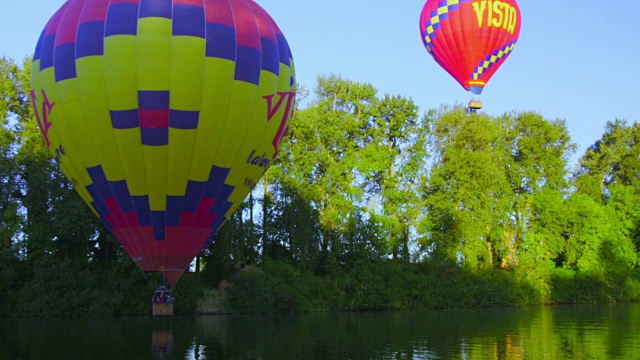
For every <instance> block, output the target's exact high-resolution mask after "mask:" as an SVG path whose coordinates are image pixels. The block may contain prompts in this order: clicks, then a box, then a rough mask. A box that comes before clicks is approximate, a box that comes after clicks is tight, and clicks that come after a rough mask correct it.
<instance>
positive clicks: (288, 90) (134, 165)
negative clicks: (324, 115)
mask: <svg viewBox="0 0 640 360" xmlns="http://www.w3.org/2000/svg"><path fill="white" fill-rule="evenodd" d="M294 83H295V76H294V66H293V59H292V57H291V52H290V49H289V46H288V44H287V41H286V40H285V38H284V36H283V35H282V32H281V31H280V29H279V28H278V27H277V25H276V24H275V22H274V21H273V19H272V18H271V17H270V16H269V15H268V14H267V13H266V12H265V10H263V9H262V8H261V7H260V6H259V5H258V4H256V3H255V2H253V1H252V0H69V1H67V2H66V3H65V4H64V5H63V6H62V7H61V8H60V9H59V10H58V11H57V12H56V13H55V15H54V16H53V17H52V18H51V19H50V21H49V22H48V24H47V25H46V27H45V29H44V31H43V32H42V35H41V36H40V39H39V41H38V44H37V46H36V50H35V54H34V58H33V65H32V74H31V87H32V92H31V97H32V101H33V106H34V109H35V112H36V117H37V120H38V122H39V126H40V130H41V132H42V135H43V137H44V140H45V142H46V144H47V146H48V148H49V150H50V152H51V154H52V156H54V157H55V159H56V161H57V162H58V163H59V166H60V167H61V169H62V171H63V172H64V174H65V175H66V176H67V178H68V179H69V180H70V181H71V182H72V183H73V184H74V185H75V188H76V190H77V191H78V193H79V194H80V195H81V196H82V198H83V199H84V201H85V202H86V203H87V204H89V205H90V207H91V209H92V210H93V211H94V212H95V213H96V215H97V216H99V217H100V219H101V220H102V222H103V223H104V225H105V226H106V227H107V228H108V229H109V230H110V231H111V232H112V233H113V234H114V236H115V237H116V238H117V239H118V240H119V241H120V243H121V244H122V246H123V247H124V249H125V250H126V251H127V253H128V254H129V255H130V256H131V257H132V258H133V260H134V261H135V262H136V263H137V265H138V266H139V267H140V268H141V269H142V270H144V271H161V272H163V273H164V274H165V275H166V276H167V279H168V280H169V281H170V283H172V284H173V285H175V283H176V282H177V281H178V279H179V278H180V276H181V275H182V273H183V271H184V270H185V269H186V267H187V266H188V265H189V263H190V262H191V261H192V260H193V258H194V257H195V256H196V255H197V254H198V252H199V251H200V250H201V249H202V248H203V247H204V246H205V245H206V242H207V240H208V239H210V238H211V237H212V236H213V235H214V234H215V233H216V231H217V230H218V229H219V228H220V227H221V226H222V224H223V223H224V221H225V220H226V219H227V218H228V217H229V216H231V215H232V214H233V212H234V211H235V210H236V208H237V207H238V206H239V205H240V204H241V203H242V201H243V200H244V198H245V197H246V195H247V194H248V193H249V191H250V190H251V189H252V188H253V187H254V186H255V184H256V183H257V182H258V181H259V179H260V178H261V176H262V174H264V172H265V171H266V170H267V168H268V167H269V166H270V165H271V163H272V162H273V160H274V159H275V157H276V155H277V153H278V148H279V146H280V143H281V141H282V139H283V137H284V136H286V134H287V132H288V129H289V127H288V122H289V120H290V118H291V116H292V113H293V106H294V97H295V90H294ZM78 221H81V219H78Z"/></svg>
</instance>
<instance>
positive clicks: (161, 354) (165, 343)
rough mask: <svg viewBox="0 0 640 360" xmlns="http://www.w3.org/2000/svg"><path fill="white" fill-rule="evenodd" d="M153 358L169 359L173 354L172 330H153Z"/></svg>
mask: <svg viewBox="0 0 640 360" xmlns="http://www.w3.org/2000/svg"><path fill="white" fill-rule="evenodd" d="M151 349H152V351H153V359H154V360H164V359H170V358H171V355H172V354H173V330H159V331H154V332H153V334H152V335H151Z"/></svg>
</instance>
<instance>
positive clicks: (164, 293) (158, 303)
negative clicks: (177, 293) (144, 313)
mask: <svg viewBox="0 0 640 360" xmlns="http://www.w3.org/2000/svg"><path fill="white" fill-rule="evenodd" d="M151 301H152V314H153V316H172V315H173V302H174V301H175V299H174V298H173V295H172V292H171V290H169V289H167V288H166V287H165V286H164V285H162V286H160V287H159V288H158V289H156V291H154V293H153V299H152V300H151Z"/></svg>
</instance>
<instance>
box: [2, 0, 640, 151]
mask: <svg viewBox="0 0 640 360" xmlns="http://www.w3.org/2000/svg"><path fill="white" fill-rule="evenodd" d="M63 2H64V1H63V0H18V1H9V0H3V1H2V2H0V55H4V56H6V57H9V58H13V59H15V60H20V59H22V58H23V57H24V56H27V55H30V54H31V53H32V51H33V49H34V47H35V43H36V40H37V38H38V35H39V33H40V31H41V29H42V28H43V26H44V25H45V23H46V22H47V20H48V19H49V17H50V16H51V15H52V14H53V12H54V11H55V10H56V9H57V8H58V7H59V6H60V5H62V3H63ZM257 2H258V3H259V4H261V5H262V6H263V7H264V8H265V9H266V10H267V11H268V12H269V13H270V14H271V15H272V16H273V18H274V19H275V20H276V22H277V23H278V25H279V26H280V28H281V29H282V31H283V32H284V34H285V36H286V37H287V39H288V41H289V44H290V46H291V49H292V52H293V55H294V58H295V60H296V70H297V75H298V82H299V83H300V84H302V85H303V86H305V87H306V88H308V89H311V88H313V86H314V85H315V80H316V78H317V76H318V75H321V74H329V73H335V74H339V75H342V76H343V77H345V78H347V79H350V80H356V81H363V82H369V83H371V84H373V85H374V86H375V87H376V88H377V89H378V90H379V92H380V93H381V94H384V93H391V94H401V95H404V96H407V97H411V98H412V99H414V100H415V102H416V103H417V104H418V105H419V106H420V108H421V109H422V110H423V111H426V110H428V109H430V108H435V107H438V106H440V105H441V104H455V103H466V102H468V101H469V99H470V98H471V93H469V92H466V91H464V90H463V89H462V87H460V86H459V85H458V83H457V82H456V81H455V80H453V78H451V77H450V76H449V75H448V74H447V73H446V72H445V71H444V70H442V69H441V68H440V67H439V66H438V65H437V64H436V63H435V61H433V59H431V57H430V56H429V55H428V53H427V52H426V50H425V49H424V47H423V45H422V41H421V39H420V32H419V28H418V18H419V15H420V11H421V9H422V6H423V4H424V1H423V0H400V1H380V0H369V1H364V0H324V1H290V0H257ZM519 5H520V9H521V11H522V17H523V19H522V21H523V22H522V30H521V33H520V40H519V42H518V44H517V46H516V48H515V50H514V52H513V53H512V55H511V56H510V57H509V59H507V61H506V62H505V63H504V64H503V66H502V67H501V68H500V70H499V71H498V72H497V73H496V75H495V76H494V77H493V78H492V79H491V81H490V82H489V84H488V85H487V87H485V89H484V91H483V94H482V96H481V97H480V99H481V100H482V101H483V102H484V105H485V111H486V112H488V113H489V114H493V115H498V114H502V113H504V112H505V111H512V110H517V111H519V110H535V111H538V112H540V113H541V114H542V115H543V116H545V117H546V118H550V119H564V120H566V122H567V126H568V129H569V132H570V134H571V137H572V139H573V141H574V142H576V143H577V144H578V145H579V150H578V154H576V156H574V158H573V160H574V161H575V159H576V157H577V156H578V155H580V154H582V153H583V152H584V150H586V148H587V147H588V146H589V145H591V144H593V143H594V142H595V141H596V140H598V139H599V138H600V137H601V136H602V133H603V131H604V125H605V123H606V122H607V121H608V120H614V119H616V118H620V119H626V120H628V121H629V122H630V123H632V122H637V121H639V119H640V97H639V96H638V95H639V94H636V92H635V88H636V87H637V83H638V81H639V79H638V74H639V73H640V50H639V49H640V27H639V26H638V15H637V14H638V13H640V1H637V0H616V1H596V0H590V1H558V0H520V1H519Z"/></svg>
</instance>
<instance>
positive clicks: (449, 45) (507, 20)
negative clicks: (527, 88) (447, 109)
mask: <svg viewBox="0 0 640 360" xmlns="http://www.w3.org/2000/svg"><path fill="white" fill-rule="evenodd" d="M520 24H521V16H520V9H519V8H518V4H517V3H516V1H515V0H502V1H500V0H494V1H491V0H427V2H426V4H425V5H424V8H423V9H422V13H421V14H420V31H421V34H422V41H423V43H424V45H425V47H426V48H427V51H428V52H429V54H431V56H433V58H434V59H435V60H436V62H437V63H438V64H440V66H442V67H443V68H444V69H445V70H446V71H447V72H448V73H449V74H451V76H453V77H454V78H455V79H456V80H457V81H458V82H459V83H460V85H462V86H463V87H464V88H465V89H466V90H469V91H471V92H472V93H474V94H480V93H481V92H482V89H483V88H484V86H485V85H486V84H487V82H488V81H489V79H491V77H492V76H493V74H494V73H495V72H496V70H498V68H499V67H500V66H501V65H502V63H503V62H504V61H505V59H506V58H507V57H508V56H509V54H511V52H512V51H513V48H514V47H515V45H516V42H517V41H518V36H519V34H520Z"/></svg>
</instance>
